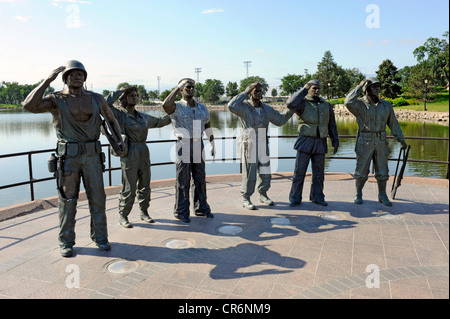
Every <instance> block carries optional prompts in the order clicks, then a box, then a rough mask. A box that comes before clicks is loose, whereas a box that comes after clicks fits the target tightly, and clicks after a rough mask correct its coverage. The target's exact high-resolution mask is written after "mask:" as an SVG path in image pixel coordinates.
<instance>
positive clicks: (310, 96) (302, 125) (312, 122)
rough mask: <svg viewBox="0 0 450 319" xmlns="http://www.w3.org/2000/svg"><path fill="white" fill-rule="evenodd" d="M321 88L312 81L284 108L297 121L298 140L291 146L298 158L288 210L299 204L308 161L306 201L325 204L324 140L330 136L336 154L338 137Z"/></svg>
mask: <svg viewBox="0 0 450 319" xmlns="http://www.w3.org/2000/svg"><path fill="white" fill-rule="evenodd" d="M320 89H321V84H320V82H319V81H318V80H311V81H309V82H308V83H307V84H306V85H305V86H304V87H303V88H301V89H300V90H299V91H297V92H296V93H294V94H293V95H292V96H291V97H290V98H289V100H288V101H287V107H288V108H289V109H290V110H292V111H294V112H295V114H297V116H298V118H299V125H298V139H297V141H296V142H295V145H294V149H296V150H297V158H296V161H295V170H294V176H293V179H292V187H291V192H290V194H289V206H291V207H295V206H298V205H300V204H301V203H302V193H303V184H304V181H305V176H306V171H307V169H308V165H309V162H311V166H312V183H311V191H310V195H309V199H310V201H312V202H313V203H315V204H318V205H322V206H327V205H328V203H327V202H326V201H325V195H324V193H323V188H324V180H325V155H326V153H327V152H328V144H327V137H328V136H329V137H330V139H331V143H332V146H333V147H334V153H336V152H337V151H338V148H339V136H338V131H337V126H336V120H335V116H334V110H333V107H332V106H331V104H330V103H328V102H326V101H325V100H324V99H323V98H322V97H321V96H320Z"/></svg>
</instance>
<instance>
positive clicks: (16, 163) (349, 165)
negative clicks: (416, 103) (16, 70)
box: [0, 109, 449, 207]
mask: <svg viewBox="0 0 450 319" xmlns="http://www.w3.org/2000/svg"><path fill="white" fill-rule="evenodd" d="M145 112H146V113H148V114H151V115H154V116H160V115H162V112H161V111H159V110H147V111H145ZM211 124H212V127H213V128H215V132H216V133H215V134H216V138H218V137H221V136H222V137H224V136H228V137H231V136H237V135H239V118H238V117H237V116H235V115H234V114H232V113H230V112H228V111H226V110H224V109H221V110H212V111H211ZM337 125H338V132H339V134H340V135H341V136H343V135H356V133H357V124H356V121H355V119H354V118H353V117H348V118H337ZM400 125H401V127H402V130H403V133H404V135H405V136H414V137H418V136H423V137H446V138H448V137H449V128H448V127H447V126H442V125H437V124H426V123H419V122H401V123H400ZM297 126H298V121H297V118H296V116H294V117H293V118H291V119H290V120H289V121H288V123H286V125H284V126H282V127H281V128H279V127H276V126H272V125H271V126H270V131H269V134H270V135H272V136H273V135H279V136H281V135H284V136H286V135H292V136H296V135H297ZM167 139H174V136H173V134H172V127H171V126H166V127H164V128H160V129H151V130H150V132H149V140H167ZM101 141H102V143H103V144H106V143H107V140H106V138H104V137H103V136H102V138H101ZM294 142H295V138H292V139H288V138H281V139H271V142H270V143H271V155H272V156H283V157H295V155H296V154H295V152H296V151H295V150H294V149H293V145H294ZM407 143H408V144H411V152H410V159H415V160H424V159H426V160H432V161H446V160H447V152H448V141H432V140H407ZM329 144H330V143H329ZM55 145H56V134H55V129H54V127H53V124H52V117H51V115H50V114H49V113H43V114H31V113H29V112H26V111H20V110H19V111H11V110H0V154H11V153H18V152H26V151H30V150H41V149H54V148H55ZM173 146H174V145H173V143H158V144H151V145H150V146H149V147H150V153H151V161H152V163H161V162H170V161H171V160H172V158H171V155H170V154H173V150H174V147H173ZM216 147H217V151H218V152H217V153H218V154H217V156H216V159H220V158H221V157H222V156H223V157H225V158H233V157H236V151H235V150H236V147H235V141H233V140H227V141H225V142H222V141H220V140H218V141H217V142H216ZM354 147H355V139H354V138H350V139H347V138H341V146H340V148H339V152H338V153H337V154H336V155H335V156H338V157H355V152H354ZM389 147H390V149H391V152H392V153H391V158H397V157H398V154H399V151H400V144H399V143H397V142H396V141H394V140H392V139H390V140H389ZM331 153H332V149H331V147H330V154H329V155H331ZM49 155H50V154H39V155H34V156H33V174H34V178H45V177H49V176H50V175H49V173H48V172H47V158H48V157H49ZM294 162H295V160H294V159H289V160H276V161H272V169H273V171H274V172H291V171H292V170H293V168H294ZM355 164H356V162H355V160H336V159H327V160H326V164H325V165H326V166H325V169H326V171H328V172H353V171H354V168H355ZM112 165H113V167H119V166H120V164H119V160H118V158H114V157H113V158H112ZM389 165H390V171H391V173H394V172H395V167H396V163H395V162H390V164H389ZM0 167H1V168H0V174H1V176H2V177H1V182H0V185H6V184H12V183H18V182H23V181H27V180H28V179H29V176H28V167H27V158H26V157H13V158H7V159H0ZM238 172H239V162H236V161H234V162H233V161H227V162H219V163H207V174H209V175H215V174H229V173H238ZM405 175H406V176H418V177H434V178H445V176H446V165H444V164H442V165H441V164H429V163H413V162H409V163H408V166H407V170H406V172H405ZM174 177H175V167H174V166H173V165H167V166H158V168H157V169H152V179H153V180H157V179H166V178H174ZM112 181H113V185H118V184H120V183H121V173H120V171H115V172H113V176H112ZM108 183H109V181H108V180H107V174H105V185H107V184H108ZM35 193H36V197H37V198H45V197H50V196H54V195H56V190H55V185H54V182H53V181H50V182H45V183H40V184H37V185H36V188H35ZM29 198H30V195H29V187H28V186H23V187H18V188H14V189H7V190H0V207H4V206H9V205H13V204H16V203H20V202H23V201H26V200H28V199H29Z"/></svg>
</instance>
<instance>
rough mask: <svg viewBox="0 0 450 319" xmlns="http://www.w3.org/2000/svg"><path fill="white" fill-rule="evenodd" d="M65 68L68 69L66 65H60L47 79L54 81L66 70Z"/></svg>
mask: <svg viewBox="0 0 450 319" xmlns="http://www.w3.org/2000/svg"><path fill="white" fill-rule="evenodd" d="M65 69H66V67H65V66H60V67H59V68H57V69H55V70H53V71H52V73H50V75H49V76H48V78H47V79H48V80H50V81H52V82H53V81H54V80H55V79H56V78H57V77H58V75H59V74H60V73H61V72H62V71H64V70H65Z"/></svg>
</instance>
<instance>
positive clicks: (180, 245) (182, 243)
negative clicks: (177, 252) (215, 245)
mask: <svg viewBox="0 0 450 319" xmlns="http://www.w3.org/2000/svg"><path fill="white" fill-rule="evenodd" d="M164 246H166V247H167V248H170V249H186V248H191V247H193V246H194V241H192V240H190V239H180V238H172V239H169V240H166V241H165V242H164Z"/></svg>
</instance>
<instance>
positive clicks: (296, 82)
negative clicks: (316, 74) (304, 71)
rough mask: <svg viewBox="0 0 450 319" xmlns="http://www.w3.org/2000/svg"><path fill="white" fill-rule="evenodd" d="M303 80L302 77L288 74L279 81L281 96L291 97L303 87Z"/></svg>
mask: <svg viewBox="0 0 450 319" xmlns="http://www.w3.org/2000/svg"><path fill="white" fill-rule="evenodd" d="M305 84H306V82H305V78H304V77H303V75H297V74H288V75H286V76H285V77H283V78H282V79H281V85H280V90H281V95H291V94H294V93H295V92H297V91H298V90H300V89H301V88H302V87H303V86H305Z"/></svg>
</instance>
